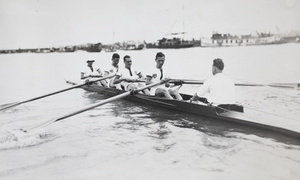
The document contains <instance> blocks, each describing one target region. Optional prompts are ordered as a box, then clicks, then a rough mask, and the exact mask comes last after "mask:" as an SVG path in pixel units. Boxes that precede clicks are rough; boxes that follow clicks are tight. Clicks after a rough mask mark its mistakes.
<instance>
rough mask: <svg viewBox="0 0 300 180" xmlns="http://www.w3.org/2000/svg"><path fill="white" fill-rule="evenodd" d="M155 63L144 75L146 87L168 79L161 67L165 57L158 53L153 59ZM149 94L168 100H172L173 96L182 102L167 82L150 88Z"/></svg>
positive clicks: (175, 90)
mask: <svg viewBox="0 0 300 180" xmlns="http://www.w3.org/2000/svg"><path fill="white" fill-rule="evenodd" d="M155 62H156V66H155V67H153V68H150V70H149V71H148V73H147V74H146V85H148V84H151V83H156V82H159V81H161V80H166V79H169V77H168V75H167V73H166V72H165V69H164V68H163V65H164V63H165V55H164V54H163V53H161V52H158V53H157V54H156V57H155ZM150 94H151V95H155V96H159V97H166V98H169V99H174V98H173V96H174V97H175V99H177V100H180V101H182V97H181V95H180V94H179V93H178V91H177V89H174V88H171V87H170V84H169V83H168V82H166V83H165V84H163V85H160V86H157V87H153V88H151V89H150Z"/></svg>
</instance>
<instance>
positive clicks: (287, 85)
mask: <svg viewBox="0 0 300 180" xmlns="http://www.w3.org/2000/svg"><path fill="white" fill-rule="evenodd" d="M170 83H174V84H180V83H182V84H203V83H204V81H201V80H192V79H189V80H185V79H172V80H171V81H170ZM235 85H236V86H270V87H279V88H295V89H300V83H271V84H251V83H235Z"/></svg>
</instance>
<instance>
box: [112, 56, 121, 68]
mask: <svg viewBox="0 0 300 180" xmlns="http://www.w3.org/2000/svg"><path fill="white" fill-rule="evenodd" d="M111 60H112V64H113V65H115V66H116V65H118V64H119V60H120V55H119V54H117V53H114V54H113V55H112V59H111Z"/></svg>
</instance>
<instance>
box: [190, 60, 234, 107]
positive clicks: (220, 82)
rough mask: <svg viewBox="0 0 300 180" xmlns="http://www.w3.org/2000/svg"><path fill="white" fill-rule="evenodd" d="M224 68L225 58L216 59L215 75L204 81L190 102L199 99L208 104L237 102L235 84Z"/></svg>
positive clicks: (213, 68)
mask: <svg viewBox="0 0 300 180" xmlns="http://www.w3.org/2000/svg"><path fill="white" fill-rule="evenodd" d="M223 69H224V63H223V60H222V59H220V58H218V59H214V60H213V65H212V74H213V77H212V78H210V79H208V80H206V81H205V82H204V83H203V85H202V86H201V87H200V88H199V90H198V91H197V92H196V93H195V94H194V96H193V97H192V98H191V99H190V102H192V101H198V100H199V101H201V102H203V103H206V104H212V103H216V104H235V103H236V102H235V85H234V83H233V81H232V80H231V79H230V78H229V77H227V76H225V75H224V74H223V73H222V72H223Z"/></svg>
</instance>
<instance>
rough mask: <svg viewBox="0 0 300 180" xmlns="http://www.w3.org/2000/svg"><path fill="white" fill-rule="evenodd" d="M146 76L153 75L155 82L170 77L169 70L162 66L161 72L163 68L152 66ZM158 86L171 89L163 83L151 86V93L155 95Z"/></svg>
mask: <svg viewBox="0 0 300 180" xmlns="http://www.w3.org/2000/svg"><path fill="white" fill-rule="evenodd" d="M146 76H151V77H152V82H153V83H157V82H160V80H162V79H164V78H169V77H168V74H167V72H166V71H165V69H163V68H162V72H161V69H158V68H157V67H153V68H150V69H149V70H148V71H147V73H146ZM157 88H165V89H169V88H167V87H166V86H165V84H162V85H159V86H156V87H153V88H151V90H150V94H151V95H155V91H156V89H157Z"/></svg>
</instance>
